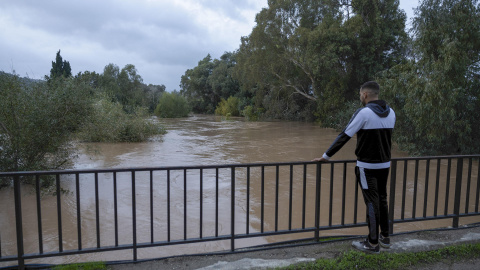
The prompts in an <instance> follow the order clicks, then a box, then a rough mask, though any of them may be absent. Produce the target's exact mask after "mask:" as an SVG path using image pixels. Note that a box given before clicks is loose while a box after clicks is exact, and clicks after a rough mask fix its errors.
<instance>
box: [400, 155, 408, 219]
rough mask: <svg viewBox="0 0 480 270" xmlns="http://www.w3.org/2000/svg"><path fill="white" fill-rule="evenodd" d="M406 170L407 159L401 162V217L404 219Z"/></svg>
mask: <svg viewBox="0 0 480 270" xmlns="http://www.w3.org/2000/svg"><path fill="white" fill-rule="evenodd" d="M407 172H408V160H405V161H404V163H403V187H402V212H401V219H402V220H404V219H405V200H406V197H407Z"/></svg>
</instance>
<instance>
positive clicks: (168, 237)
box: [167, 170, 171, 242]
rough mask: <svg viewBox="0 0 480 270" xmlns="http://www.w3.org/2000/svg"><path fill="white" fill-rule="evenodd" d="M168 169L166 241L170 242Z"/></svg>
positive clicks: (168, 174) (168, 184)
mask: <svg viewBox="0 0 480 270" xmlns="http://www.w3.org/2000/svg"><path fill="white" fill-rule="evenodd" d="M170 224H171V220H170V170H167V241H168V242H170V232H171V228H170Z"/></svg>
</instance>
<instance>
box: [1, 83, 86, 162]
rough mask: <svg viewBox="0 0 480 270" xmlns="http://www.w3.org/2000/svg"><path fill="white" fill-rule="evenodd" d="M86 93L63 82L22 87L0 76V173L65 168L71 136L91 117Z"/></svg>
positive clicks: (70, 151) (81, 87)
mask: <svg viewBox="0 0 480 270" xmlns="http://www.w3.org/2000/svg"><path fill="white" fill-rule="evenodd" d="M89 91H90V89H89V86H88V85H87V84H84V83H76V82H75V81H74V80H73V79H69V78H64V77H58V78H53V79H51V80H50V82H49V83H45V82H41V81H40V82H33V83H29V84H27V83H23V82H22V81H21V80H20V78H19V77H18V76H17V75H10V74H0V96H1V97H2V98H1V99H0V171H28V170H51V169H63V168H66V167H68V165H69V161H70V160H71V159H70V158H71V155H72V153H73V152H72V151H73V148H72V147H71V144H70V142H71V136H72V134H73V133H74V132H76V131H77V130H78V129H79V127H80V126H81V125H82V123H83V122H84V120H85V118H86V117H87V115H88V114H89V112H90V111H91V107H90V106H91V102H90V99H89V98H88V97H89V94H88V93H89Z"/></svg>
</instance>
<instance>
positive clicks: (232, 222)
mask: <svg viewBox="0 0 480 270" xmlns="http://www.w3.org/2000/svg"><path fill="white" fill-rule="evenodd" d="M230 186H231V189H232V190H231V196H232V198H231V200H230V203H231V205H230V230H231V234H232V235H231V239H230V249H231V251H232V252H234V251H235V167H232V176H231V184H230Z"/></svg>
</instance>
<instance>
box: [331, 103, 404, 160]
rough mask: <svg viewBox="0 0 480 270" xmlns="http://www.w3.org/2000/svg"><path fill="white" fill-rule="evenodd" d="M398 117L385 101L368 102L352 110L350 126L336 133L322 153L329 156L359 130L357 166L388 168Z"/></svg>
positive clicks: (356, 152)
mask: <svg viewBox="0 0 480 270" xmlns="http://www.w3.org/2000/svg"><path fill="white" fill-rule="evenodd" d="M395 120H396V118H395V112H394V111H393V110H392V109H391V108H390V107H389V106H388V105H387V104H386V102H385V101H383V100H375V101H371V102H369V103H368V104H367V105H366V106H365V107H363V108H361V109H358V110H357V111H356V112H355V113H354V114H353V116H352V119H350V122H349V123H348V125H347V127H346V128H345V129H344V130H343V131H342V132H341V133H340V134H339V135H338V136H337V138H336V139H335V141H334V142H333V143H332V145H331V146H330V148H328V150H327V152H325V153H324V154H323V157H324V158H325V159H327V160H328V159H330V158H331V157H332V156H333V155H335V153H337V152H338V150H340V148H342V147H343V146H344V145H345V143H347V142H348V141H349V140H350V138H352V137H353V135H355V134H357V147H356V149H355V155H356V156H357V166H358V167H361V168H366V169H384V168H389V167H390V158H391V146H392V132H393V128H394V126H395Z"/></svg>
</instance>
